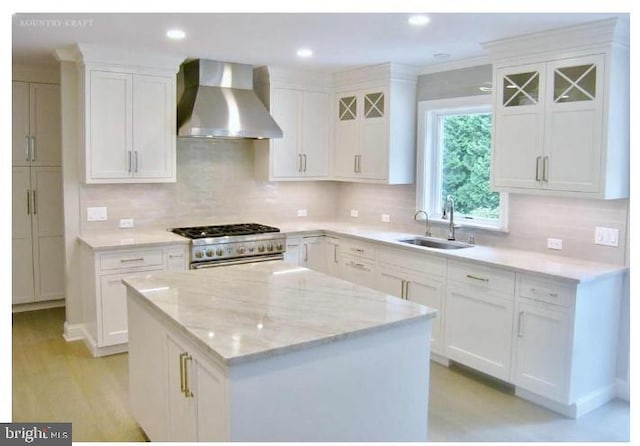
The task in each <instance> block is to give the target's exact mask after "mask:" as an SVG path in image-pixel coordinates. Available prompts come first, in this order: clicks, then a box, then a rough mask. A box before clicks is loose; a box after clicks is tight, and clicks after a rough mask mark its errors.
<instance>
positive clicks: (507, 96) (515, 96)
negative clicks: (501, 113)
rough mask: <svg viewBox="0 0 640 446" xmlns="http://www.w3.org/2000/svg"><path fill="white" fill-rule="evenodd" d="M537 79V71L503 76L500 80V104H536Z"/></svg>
mask: <svg viewBox="0 0 640 446" xmlns="http://www.w3.org/2000/svg"><path fill="white" fill-rule="evenodd" d="M539 81H540V76H539V75H538V72H537V71H531V72H527V73H514V74H509V75H507V76H505V77H504V78H503V80H502V98H503V99H502V105H504V106H505V107H516V106H519V105H535V104H537V103H538V88H539Z"/></svg>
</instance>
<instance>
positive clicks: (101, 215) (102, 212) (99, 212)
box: [87, 207, 107, 221]
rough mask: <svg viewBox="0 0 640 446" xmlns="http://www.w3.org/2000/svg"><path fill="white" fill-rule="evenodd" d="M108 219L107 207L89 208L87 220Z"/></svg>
mask: <svg viewBox="0 0 640 446" xmlns="http://www.w3.org/2000/svg"><path fill="white" fill-rule="evenodd" d="M106 219H107V208H106V207H91V208H87V221H105V220H106Z"/></svg>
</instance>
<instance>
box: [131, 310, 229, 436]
mask: <svg viewBox="0 0 640 446" xmlns="http://www.w3.org/2000/svg"><path fill="white" fill-rule="evenodd" d="M127 306H128V309H129V312H130V314H131V316H132V317H133V318H134V319H135V320H136V323H135V324H132V326H131V342H130V345H129V351H130V355H129V394H130V401H131V410H132V413H133V415H134V416H135V418H136V421H137V422H138V423H139V424H140V426H141V427H142V429H144V431H145V433H146V434H147V436H148V437H149V438H151V439H153V440H161V441H224V440H225V439H228V421H227V413H228V412H227V411H228V409H227V404H226V401H227V397H226V392H227V390H226V389H227V383H226V379H225V377H224V374H223V372H222V371H221V370H220V369H219V368H218V367H216V365H215V364H212V363H211V361H207V360H205V359H203V358H202V356H200V354H199V352H197V349H196V348H194V347H193V346H192V344H191V343H190V342H189V341H186V340H185V339H184V338H183V336H182V335H181V334H180V333H178V332H177V330H169V329H167V328H166V327H165V326H163V325H162V324H161V323H160V322H159V321H157V320H156V319H154V318H151V317H148V316H146V314H147V313H146V312H145V311H144V310H143V309H142V308H141V307H140V304H139V303H137V302H134V301H131V300H129V301H128V302H127ZM150 370H153V373H148V372H149V371H150Z"/></svg>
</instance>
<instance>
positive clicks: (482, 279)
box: [467, 274, 489, 283]
mask: <svg viewBox="0 0 640 446" xmlns="http://www.w3.org/2000/svg"><path fill="white" fill-rule="evenodd" d="M467 279H473V280H479V281H480V282H485V283H489V279H486V278H484V277H478V276H474V275H472V274H467Z"/></svg>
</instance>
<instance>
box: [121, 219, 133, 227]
mask: <svg viewBox="0 0 640 446" xmlns="http://www.w3.org/2000/svg"><path fill="white" fill-rule="evenodd" d="M120 227H121V228H133V218H121V219H120Z"/></svg>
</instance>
